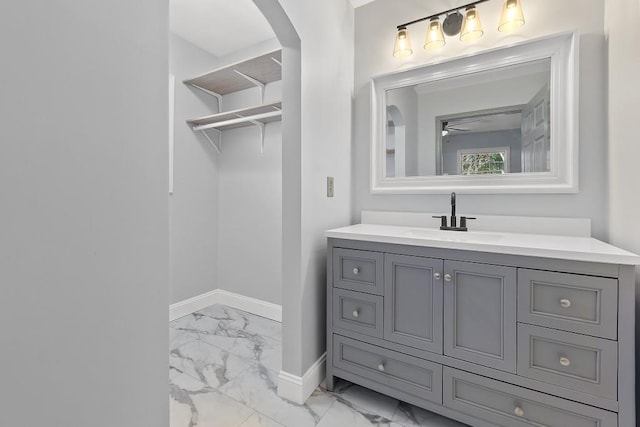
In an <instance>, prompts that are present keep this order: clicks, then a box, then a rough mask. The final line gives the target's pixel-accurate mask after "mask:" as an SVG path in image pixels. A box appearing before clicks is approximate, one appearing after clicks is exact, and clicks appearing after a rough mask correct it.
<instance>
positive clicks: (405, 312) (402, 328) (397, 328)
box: [384, 254, 442, 354]
mask: <svg viewBox="0 0 640 427" xmlns="http://www.w3.org/2000/svg"><path fill="white" fill-rule="evenodd" d="M384 271H385V273H384V274H385V277H384V339H385V340H387V341H393V342H396V343H399V344H404V345H408V346H411V347H415V348H419V349H422V350H427V351H431V352H435V353H440V354H442V260H438V259H432V258H422V257H414V256H404V255H392V254H385V265H384Z"/></svg>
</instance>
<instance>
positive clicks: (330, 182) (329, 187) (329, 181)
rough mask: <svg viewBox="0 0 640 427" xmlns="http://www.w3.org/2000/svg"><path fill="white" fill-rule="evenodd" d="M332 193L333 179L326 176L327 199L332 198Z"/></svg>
mask: <svg viewBox="0 0 640 427" xmlns="http://www.w3.org/2000/svg"><path fill="white" fill-rule="evenodd" d="M333 191H334V184H333V177H332V176H328V177H327V197H333Z"/></svg>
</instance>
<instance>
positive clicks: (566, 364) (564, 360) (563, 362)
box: [560, 357, 571, 366]
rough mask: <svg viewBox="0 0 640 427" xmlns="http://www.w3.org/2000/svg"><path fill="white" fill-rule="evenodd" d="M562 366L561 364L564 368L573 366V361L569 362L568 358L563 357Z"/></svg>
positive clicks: (561, 359)
mask: <svg viewBox="0 0 640 427" xmlns="http://www.w3.org/2000/svg"><path fill="white" fill-rule="evenodd" d="M560 364H561V365H562V366H569V365H571V360H569V359H568V358H566V357H561V358H560Z"/></svg>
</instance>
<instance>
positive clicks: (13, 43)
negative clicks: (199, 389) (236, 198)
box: [0, 0, 169, 427]
mask: <svg viewBox="0 0 640 427" xmlns="http://www.w3.org/2000/svg"><path fill="white" fill-rule="evenodd" d="M167 3H168V2H167V1H155V0H153V1H152V0H141V1H136V2H130V1H109V2H105V1H95V0H83V1H74V0H59V1H55V2H52V1H48V0H33V1H28V2H25V1H20V2H5V3H3V5H2V13H0V51H1V52H2V63H3V65H2V80H0V93H1V94H2V96H1V100H0V121H1V122H2V126H0V141H1V143H0V179H1V180H2V186H1V187H0V200H1V202H0V203H1V205H2V207H1V208H0V336H1V337H2V351H0V366H2V367H3V369H2V387H1V388H0V401H1V402H2V403H1V404H0V407H1V410H0V425H2V426H17V425H27V426H67V425H74V426H94V427H113V426H133V425H135V426H140V427H144V426H147V427H158V426H167V425H168V422H169V417H168V399H167V391H168V386H167V348H168V336H167V329H166V326H167V314H168V313H167V306H168V301H169V290H168V288H169V284H168V265H169V256H168V253H169V250H168V223H169V221H168V203H167V182H168V174H167V157H168V150H167V123H168V113H167V105H168V97H167V90H166V88H167V75H168V46H167V28H168V16H167V13H168V12H167V11H168V4H167Z"/></svg>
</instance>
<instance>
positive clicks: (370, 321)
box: [333, 289, 383, 338]
mask: <svg viewBox="0 0 640 427" xmlns="http://www.w3.org/2000/svg"><path fill="white" fill-rule="evenodd" d="M382 307H383V305H382V297H381V296H377V295H369V294H363V293H361V292H353V291H347V290H344V289H334V290H333V326H334V328H342V329H347V330H350V331H354V332H359V333H361V334H365V335H371V336H374V337H378V338H382Z"/></svg>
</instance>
